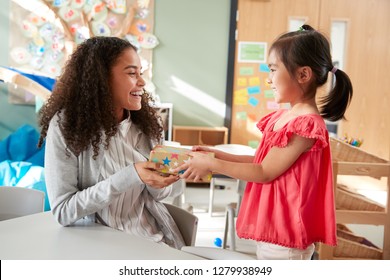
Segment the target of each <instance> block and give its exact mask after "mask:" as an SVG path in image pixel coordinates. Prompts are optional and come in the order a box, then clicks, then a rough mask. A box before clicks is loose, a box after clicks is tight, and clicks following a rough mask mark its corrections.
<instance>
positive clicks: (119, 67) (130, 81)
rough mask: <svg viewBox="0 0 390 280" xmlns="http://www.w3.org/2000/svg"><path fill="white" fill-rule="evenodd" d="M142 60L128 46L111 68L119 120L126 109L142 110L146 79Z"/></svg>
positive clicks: (111, 82) (111, 81) (115, 106)
mask: <svg viewBox="0 0 390 280" xmlns="http://www.w3.org/2000/svg"><path fill="white" fill-rule="evenodd" d="M141 70H142V69H141V61H140V58H139V56H138V54H137V52H136V51H135V50H133V49H132V48H127V49H125V50H124V51H123V53H122V54H121V55H120V56H119V57H118V59H117V62H116V63H115V64H114V66H113V67H112V68H111V78H110V81H109V82H110V86H111V91H112V98H113V105H114V110H115V114H116V116H117V119H118V122H120V121H122V120H123V119H124V117H125V114H124V112H125V110H132V111H136V110H140V109H141V107H142V105H141V96H142V94H143V87H144V86H145V81H144V79H143V78H142V72H141Z"/></svg>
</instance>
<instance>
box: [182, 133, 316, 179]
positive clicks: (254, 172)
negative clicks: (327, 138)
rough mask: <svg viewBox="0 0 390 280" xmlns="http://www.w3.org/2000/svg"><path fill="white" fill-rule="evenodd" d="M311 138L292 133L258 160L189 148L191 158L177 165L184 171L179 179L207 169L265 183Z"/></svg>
mask: <svg viewBox="0 0 390 280" xmlns="http://www.w3.org/2000/svg"><path fill="white" fill-rule="evenodd" d="M314 142H315V139H310V138H305V137H301V136H298V135H295V134H294V135H293V136H292V137H291V139H290V141H289V142H288V144H287V146H286V147H283V148H279V147H273V148H272V149H271V150H270V151H269V152H268V154H267V155H266V156H265V158H264V160H263V161H262V162H261V163H259V164H255V163H247V162H233V161H227V160H223V159H220V158H210V157H209V156H207V155H205V154H203V153H197V152H193V153H191V154H190V155H191V156H192V158H191V160H189V161H188V162H186V163H185V164H183V165H181V166H180V167H179V168H178V169H179V170H183V169H185V170H186V171H185V172H184V173H183V175H181V177H182V178H183V179H189V180H194V181H199V180H200V178H201V177H203V176H205V175H206V174H207V173H208V172H210V171H211V172H213V173H219V174H224V175H226V176H229V177H232V178H237V179H241V180H244V181H248V182H258V183H266V182H270V181H272V180H274V179H275V178H277V177H279V176H280V175H281V174H283V173H284V172H285V171H286V170H287V169H289V168H290V167H291V166H292V165H293V163H294V162H295V161H296V160H297V159H298V158H299V156H300V155H301V154H302V153H304V152H306V151H308V150H309V149H310V148H311V147H312V146H313V144H314Z"/></svg>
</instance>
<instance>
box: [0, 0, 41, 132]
mask: <svg viewBox="0 0 390 280" xmlns="http://www.w3.org/2000/svg"><path fill="white" fill-rule="evenodd" d="M9 2H10V1H0V38H1V44H0V65H4V66H7V65H8V45H9V44H8V26H9V21H8V11H9V6H10V4H9ZM36 120H37V118H36V114H35V107H34V106H27V105H13V104H10V103H9V102H8V91H7V86H6V85H4V83H0V139H3V138H4V137H6V136H8V135H9V134H10V133H12V132H13V131H15V129H17V128H19V127H20V126H22V125H24V124H30V125H32V126H34V127H36V126H37V121H36Z"/></svg>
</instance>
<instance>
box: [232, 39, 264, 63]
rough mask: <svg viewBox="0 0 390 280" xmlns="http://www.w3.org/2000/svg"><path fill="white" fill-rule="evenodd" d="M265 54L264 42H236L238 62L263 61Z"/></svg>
mask: <svg viewBox="0 0 390 280" xmlns="http://www.w3.org/2000/svg"><path fill="white" fill-rule="evenodd" d="M266 55H267V43H266V42H238V62H246V63H264V62H265V60H266Z"/></svg>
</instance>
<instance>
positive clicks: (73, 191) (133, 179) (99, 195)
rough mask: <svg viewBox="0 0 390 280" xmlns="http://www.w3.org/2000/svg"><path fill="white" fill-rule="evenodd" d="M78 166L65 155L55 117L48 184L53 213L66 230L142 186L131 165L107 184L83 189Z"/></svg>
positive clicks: (49, 142)
mask: <svg viewBox="0 0 390 280" xmlns="http://www.w3.org/2000/svg"><path fill="white" fill-rule="evenodd" d="M82 156H83V154H81V155H80V156H79V157H82ZM85 160H90V159H85ZM78 164H79V159H78V157H76V156H75V155H74V154H73V153H71V152H70V155H67V154H66V144H65V140H64V138H63V136H62V133H61V131H60V128H59V126H58V123H57V118H56V117H54V118H53V119H52V121H51V123H50V126H49V130H48V133H47V137H46V145H45V180H46V188H47V193H48V197H49V201H50V206H51V209H52V212H53V214H54V216H55V218H56V220H57V221H58V222H59V223H60V224H61V225H64V226H67V225H70V224H72V223H74V222H76V221H77V220H79V219H80V218H83V217H85V216H87V215H91V214H93V213H95V212H97V211H98V210H100V209H103V208H104V207H106V206H108V205H109V204H110V203H111V201H112V200H113V199H114V198H116V197H117V196H119V195H120V194H121V193H123V192H125V191H126V190H127V189H128V188H130V187H131V186H133V185H136V184H139V185H142V184H143V182H142V181H141V180H140V178H139V176H138V174H137V172H136V170H135V168H134V165H129V166H127V167H125V168H123V169H122V170H120V171H119V172H117V173H115V174H114V175H112V176H110V177H109V178H107V179H106V180H103V181H101V182H98V183H97V184H95V185H91V186H82V187H81V182H80V178H79V166H78ZM81 171H82V172H87V171H86V170H81Z"/></svg>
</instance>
